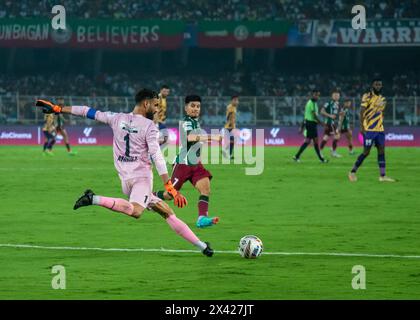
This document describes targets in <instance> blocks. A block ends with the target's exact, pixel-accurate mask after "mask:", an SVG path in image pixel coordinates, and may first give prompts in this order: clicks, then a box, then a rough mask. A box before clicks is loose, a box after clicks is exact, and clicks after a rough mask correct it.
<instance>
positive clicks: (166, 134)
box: [159, 122, 169, 140]
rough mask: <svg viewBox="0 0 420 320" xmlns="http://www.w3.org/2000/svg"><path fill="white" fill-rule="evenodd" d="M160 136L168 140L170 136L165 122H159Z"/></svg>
mask: <svg viewBox="0 0 420 320" xmlns="http://www.w3.org/2000/svg"><path fill="white" fill-rule="evenodd" d="M159 136H160V137H162V138H165V140H167V139H168V138H169V132H168V129H167V128H166V126H165V124H164V123H161V122H159Z"/></svg>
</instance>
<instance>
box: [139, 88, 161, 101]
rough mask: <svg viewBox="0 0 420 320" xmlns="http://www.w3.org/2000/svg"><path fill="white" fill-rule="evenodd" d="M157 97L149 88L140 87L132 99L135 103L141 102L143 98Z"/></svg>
mask: <svg viewBox="0 0 420 320" xmlns="http://www.w3.org/2000/svg"><path fill="white" fill-rule="evenodd" d="M154 98H156V99H157V98H158V94H157V92H155V91H153V90H149V89H141V90H140V91H139V92H137V93H136V96H135V98H134V100H135V101H136V104H139V103H141V102H143V101H144V100H149V99H154Z"/></svg>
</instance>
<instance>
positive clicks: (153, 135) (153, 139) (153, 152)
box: [146, 123, 188, 208]
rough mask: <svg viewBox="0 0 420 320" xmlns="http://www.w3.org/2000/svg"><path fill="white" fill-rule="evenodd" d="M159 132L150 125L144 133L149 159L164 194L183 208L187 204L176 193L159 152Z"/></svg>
mask: <svg viewBox="0 0 420 320" xmlns="http://www.w3.org/2000/svg"><path fill="white" fill-rule="evenodd" d="M158 136H159V131H158V129H157V128H156V125H155V124H154V123H151V124H150V126H149V128H148V130H147V133H146V143H147V146H148V148H149V154H150V157H151V158H152V160H153V163H154V164H155V167H156V170H157V172H158V174H159V176H160V178H161V179H162V182H163V185H164V187H165V190H166V192H167V193H168V194H169V195H170V196H171V197H172V198H173V199H174V203H175V205H176V206H177V207H179V208H183V207H185V206H186V205H187V204H188V202H187V199H186V198H185V197H184V196H183V195H182V194H181V193H180V192H178V191H177V190H176V189H175V188H174V186H173V184H172V181H171V179H170V178H169V175H168V169H167V167H166V162H165V159H164V158H163V155H162V151H161V150H160V146H159V142H158Z"/></svg>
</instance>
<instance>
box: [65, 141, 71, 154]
mask: <svg viewBox="0 0 420 320" xmlns="http://www.w3.org/2000/svg"><path fill="white" fill-rule="evenodd" d="M66 148H67V152H70V151H71V147H70V144H68V143H66Z"/></svg>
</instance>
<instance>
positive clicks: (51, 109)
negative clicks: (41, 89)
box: [35, 100, 62, 113]
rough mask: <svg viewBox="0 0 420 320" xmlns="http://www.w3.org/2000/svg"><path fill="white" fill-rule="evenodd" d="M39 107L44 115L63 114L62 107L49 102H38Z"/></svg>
mask: <svg viewBox="0 0 420 320" xmlns="http://www.w3.org/2000/svg"><path fill="white" fill-rule="evenodd" d="M35 105H36V106H37V107H39V108H42V112H43V113H61V109H62V108H61V107H60V106H59V105H56V104H54V103H52V102H50V101H47V100H37V101H36V104H35Z"/></svg>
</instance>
